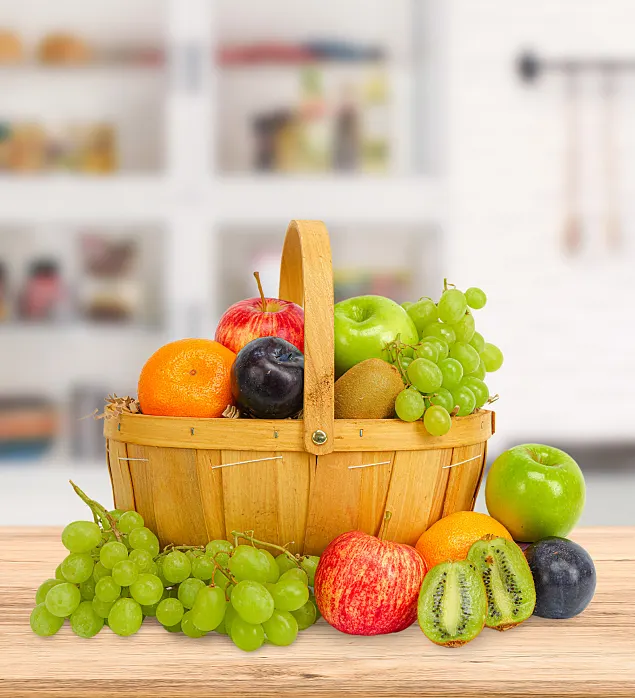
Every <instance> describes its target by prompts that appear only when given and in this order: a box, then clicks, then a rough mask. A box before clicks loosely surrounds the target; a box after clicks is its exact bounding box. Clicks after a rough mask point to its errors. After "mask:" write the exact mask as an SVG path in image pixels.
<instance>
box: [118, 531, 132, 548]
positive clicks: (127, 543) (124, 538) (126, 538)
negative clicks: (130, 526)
mask: <svg viewBox="0 0 635 698" xmlns="http://www.w3.org/2000/svg"><path fill="white" fill-rule="evenodd" d="M121 542H122V543H123V544H124V545H125V546H126V550H127V551H128V552H130V551H131V550H132V546H131V545H130V536H129V535H128V534H127V533H126V534H125V535H123V536H121Z"/></svg>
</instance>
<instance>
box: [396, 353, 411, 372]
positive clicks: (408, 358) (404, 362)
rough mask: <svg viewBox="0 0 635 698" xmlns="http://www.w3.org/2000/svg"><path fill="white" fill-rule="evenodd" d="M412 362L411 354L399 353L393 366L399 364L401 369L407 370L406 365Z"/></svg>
mask: <svg viewBox="0 0 635 698" xmlns="http://www.w3.org/2000/svg"><path fill="white" fill-rule="evenodd" d="M412 362H413V358H412V356H405V355H404V354H401V356H400V357H399V363H396V362H395V366H401V370H402V371H407V370H408V366H410V364H411V363H412Z"/></svg>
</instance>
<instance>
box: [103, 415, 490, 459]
mask: <svg viewBox="0 0 635 698" xmlns="http://www.w3.org/2000/svg"><path fill="white" fill-rule="evenodd" d="M494 432H495V412H493V411H491V410H483V409H480V410H477V411H476V412H473V413H472V414H470V415H467V416H465V417H454V418H453V420H452V428H451V429H450V431H449V432H448V434H446V435H445V436H431V435H430V434H429V433H428V432H427V431H426V429H425V427H424V426H423V423H422V422H410V423H408V422H402V421H401V420H399V419H336V420H335V423H334V437H333V451H336V452H337V451H340V452H343V451H425V450H434V449H446V448H457V447H461V446H469V445H472V444H476V443H483V442H485V441H487V439H489V438H490V436H492V434H493V433H494ZM104 436H105V437H106V438H107V439H110V440H112V441H119V442H123V443H131V444H136V445H141V446H157V447H163V448H186V449H197V450H199V449H200V450H210V449H212V450H235V451H273V452H277V451H282V452H284V451H304V452H307V450H306V448H305V445H304V422H303V420H302V419H278V420H268V419H226V418H217V419H211V418H201V417H166V416H153V415H144V414H121V415H118V416H117V417H111V418H108V419H105V420H104Z"/></svg>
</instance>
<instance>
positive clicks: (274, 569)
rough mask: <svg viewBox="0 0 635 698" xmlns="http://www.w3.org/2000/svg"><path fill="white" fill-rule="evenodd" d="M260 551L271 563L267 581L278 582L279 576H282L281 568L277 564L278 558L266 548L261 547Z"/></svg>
mask: <svg viewBox="0 0 635 698" xmlns="http://www.w3.org/2000/svg"><path fill="white" fill-rule="evenodd" d="M260 552H261V553H262V554H263V555H264V556H265V557H266V558H267V562H268V564H269V574H268V576H267V580H266V581H268V582H273V583H275V582H277V581H278V578H279V577H280V570H279V569H278V565H277V564H276V558H275V557H274V556H273V555H272V554H271V553H270V552H269V551H268V550H265V549H264V548H260Z"/></svg>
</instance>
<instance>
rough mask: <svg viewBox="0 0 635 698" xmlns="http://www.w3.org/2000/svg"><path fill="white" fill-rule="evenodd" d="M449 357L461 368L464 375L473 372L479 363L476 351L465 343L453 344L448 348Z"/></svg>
mask: <svg viewBox="0 0 635 698" xmlns="http://www.w3.org/2000/svg"><path fill="white" fill-rule="evenodd" d="M450 357H451V358H453V359H456V360H457V361H458V362H459V363H460V364H461V366H463V373H464V374H465V373H471V372H472V371H475V370H476V369H477V368H478V364H479V361H480V358H479V355H478V352H477V351H476V349H475V348H474V347H472V346H470V345H469V344H466V343H465V342H455V343H454V344H453V345H452V347H451V348H450Z"/></svg>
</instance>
